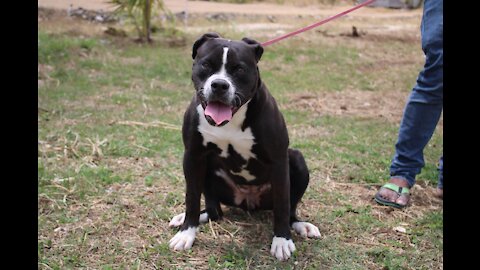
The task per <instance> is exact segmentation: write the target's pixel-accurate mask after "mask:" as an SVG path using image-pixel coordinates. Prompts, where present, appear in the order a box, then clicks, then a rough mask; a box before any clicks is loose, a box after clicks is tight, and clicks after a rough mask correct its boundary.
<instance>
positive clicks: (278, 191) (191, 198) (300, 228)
mask: <svg viewBox="0 0 480 270" xmlns="http://www.w3.org/2000/svg"><path fill="white" fill-rule="evenodd" d="M262 54H263V47H262V46H261V44H259V43H258V42H257V41H255V40H253V39H249V38H243V39H242V40H240V41H232V40H228V39H225V38H222V37H220V35H219V34H217V33H206V34H204V35H202V36H201V37H200V38H199V39H198V40H197V41H195V43H194V44H193V48H192V58H193V66H192V81H193V85H194V87H195V91H196V92H195V95H194V96H193V99H192V101H191V103H190V105H189V107H188V108H187V110H186V112H185V114H184V118H183V126H182V138H183V144H184V148H185V151H184V156H183V171H184V174H185V180H186V199H185V203H186V212H185V213H182V214H179V215H176V216H174V217H173V218H172V219H171V221H170V224H169V225H170V226H171V227H178V226H181V227H180V230H179V231H178V233H177V234H176V235H175V236H174V237H173V238H172V239H171V240H170V242H169V246H170V248H171V249H173V250H186V249H189V248H191V247H192V245H193V242H194V240H195V234H196V231H197V227H198V226H199V224H200V223H205V222H208V220H212V221H215V220H218V219H220V218H221V217H222V216H223V212H222V208H221V204H224V205H227V206H233V207H239V208H241V209H244V210H246V211H253V210H273V239H272V243H271V249H270V253H271V254H272V255H273V256H275V257H276V258H277V259H278V260H281V261H284V260H287V259H288V258H290V256H291V255H292V253H293V252H294V251H295V244H294V243H293V241H292V237H291V229H292V228H293V229H294V230H295V232H296V233H298V234H300V235H301V236H303V237H311V238H318V237H320V231H319V230H318V228H317V227H316V226H315V225H313V224H311V223H309V222H302V221H300V220H299V219H298V217H297V215H296V208H297V204H298V202H299V201H300V199H301V198H302V196H303V194H304V192H305V190H306V188H307V186H308V183H309V171H308V167H307V164H306V162H305V159H304V157H303V155H302V153H301V152H300V151H298V150H295V149H290V148H289V137H288V132H287V127H286V123H285V121H284V118H283V115H282V113H281V112H280V111H279V109H278V106H277V104H276V101H275V99H274V98H273V96H272V95H271V94H270V92H269V91H268V89H267V87H266V86H265V84H264V83H263V82H262V80H261V78H260V72H259V68H258V66H257V64H258V62H259V60H260V58H261V57H262ZM201 194H204V198H205V209H204V210H203V211H200V197H201Z"/></svg>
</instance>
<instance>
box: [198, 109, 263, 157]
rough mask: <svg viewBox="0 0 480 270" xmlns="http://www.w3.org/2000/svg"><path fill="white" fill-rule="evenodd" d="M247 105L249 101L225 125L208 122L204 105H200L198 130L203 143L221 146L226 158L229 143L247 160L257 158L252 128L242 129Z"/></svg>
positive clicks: (222, 153) (222, 155)
mask: <svg viewBox="0 0 480 270" xmlns="http://www.w3.org/2000/svg"><path fill="white" fill-rule="evenodd" d="M247 107H248V102H247V103H246V104H244V105H243V106H242V107H240V109H238V111H237V113H235V115H233V117H232V120H231V121H230V122H228V123H227V124H226V125H224V126H221V127H215V126H212V125H210V124H209V123H208V122H207V120H206V119H205V115H204V110H203V108H202V106H201V105H198V106H197V112H198V116H199V119H200V123H199V125H198V131H199V132H200V133H201V134H202V136H203V145H205V146H206V145H207V144H208V143H209V142H211V143H214V144H215V145H217V146H218V148H220V150H222V152H221V154H220V156H221V157H224V158H227V157H228V146H229V145H232V147H233V149H234V150H235V151H236V152H237V153H238V154H240V155H241V156H242V158H244V159H245V160H246V161H248V160H249V159H250V158H256V156H255V154H254V153H252V151H251V150H252V146H253V144H254V143H255V142H254V141H255V137H254V136H253V134H252V129H251V128H250V127H248V128H246V129H245V130H242V124H243V121H244V120H245V115H246V112H247Z"/></svg>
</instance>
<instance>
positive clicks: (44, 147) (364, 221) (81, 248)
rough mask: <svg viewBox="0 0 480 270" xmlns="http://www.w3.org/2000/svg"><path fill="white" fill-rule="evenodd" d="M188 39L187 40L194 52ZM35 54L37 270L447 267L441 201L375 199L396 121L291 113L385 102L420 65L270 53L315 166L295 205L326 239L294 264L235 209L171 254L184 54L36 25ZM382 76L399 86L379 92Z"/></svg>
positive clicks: (292, 51) (343, 54)
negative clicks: (310, 103) (315, 104)
mask: <svg viewBox="0 0 480 270" xmlns="http://www.w3.org/2000/svg"><path fill="white" fill-rule="evenodd" d="M231 35H232V36H240V33H231ZM193 39H194V38H193V37H189V42H193ZM370 45H371V46H375V48H377V49H379V50H387V49H388V48H396V50H397V51H399V52H401V53H402V54H404V55H405V57H409V58H416V57H418V58H419V59H420V60H418V61H419V62H418V63H420V62H421V60H422V58H421V55H420V54H418V51H415V50H414V49H413V48H415V46H416V44H409V43H402V42H398V41H397V42H394V41H389V42H385V43H380V44H374V43H372V44H370ZM38 46H39V49H38V50H39V56H38V61H39V65H40V67H39V69H40V71H39V80H42V81H43V82H44V83H42V84H39V89H38V106H39V108H41V110H39V114H38V140H39V150H38V184H39V185H38V193H39V212H38V213H39V217H38V221H39V222H38V224H39V225H38V229H39V233H38V258H39V259H38V262H39V267H40V268H42V269H50V268H52V269H72V268H96V269H124V268H127V269H137V268H139V269H144V268H145V269H150V268H152V266H153V265H156V267H157V268H160V269H246V268H249V269H259V268H265V269H297V268H301V269H437V268H441V266H442V265H443V257H442V256H443V255H442V250H443V232H442V230H443V225H442V224H443V223H442V222H443V217H442V210H441V206H439V204H438V203H436V204H432V205H433V206H432V207H426V206H425V205H416V206H413V207H412V208H411V209H407V210H405V211H393V212H392V213H390V212H389V211H387V210H386V209H384V208H381V207H378V206H377V205H376V204H374V203H373V202H372V201H371V197H373V194H374V192H375V187H376V186H378V185H381V184H383V183H384V182H385V181H386V179H387V178H388V171H389V165H390V161H391V158H392V156H393V151H394V144H395V140H396V135H397V132H398V122H396V121H390V120H388V119H384V118H379V117H374V116H364V115H335V114H329V113H328V112H323V111H322V110H321V108H320V110H319V111H320V113H316V114H312V111H311V109H309V108H307V107H305V106H293V107H291V106H288V105H289V104H290V103H291V99H292V96H295V95H302V94H306V93H307V94H310V95H312V96H315V95H318V94H328V93H343V92H345V91H349V90H352V89H355V90H360V91H370V92H372V91H373V92H378V95H382V93H384V92H385V91H403V92H405V93H407V92H408V90H409V89H408V88H409V87H411V86H412V83H413V82H414V79H415V74H416V72H418V69H416V68H417V66H418V65H416V64H413V65H416V66H414V67H413V65H403V66H402V65H399V66H395V68H393V67H392V70H389V69H388V68H379V69H381V70H380V71H378V72H364V71H363V69H362V68H365V67H366V66H369V67H372V68H376V67H377V64H378V63H377V62H375V61H374V60H371V59H376V58H375V57H374V56H377V57H380V56H379V55H375V54H373V55H370V60H368V61H367V60H364V59H363V58H362V57H361V54H362V53H366V52H363V51H361V50H360V49H359V47H358V46H353V45H352V44H350V43H348V42H341V43H339V44H338V45H332V44H331V43H326V42H325V43H324V42H320V43H314V44H311V43H302V44H300V43H297V42H296V41H292V42H290V43H283V44H279V45H276V46H272V47H269V48H268V49H266V51H265V53H264V55H263V58H262V60H261V62H260V70H261V72H262V78H263V80H264V82H265V83H266V84H267V85H268V87H269V89H270V91H271V92H272V94H273V95H274V96H275V98H276V100H277V101H278V103H279V106H280V107H281V108H283V109H282V112H283V114H284V116H285V119H286V122H287V125H288V126H289V132H290V141H291V146H292V147H294V148H298V149H300V150H301V151H302V152H303V153H304V155H305V157H306V159H307V163H308V166H309V168H310V170H311V183H310V186H309V189H307V192H306V194H305V196H304V198H303V203H302V204H301V205H300V206H299V209H300V211H301V216H303V217H305V218H306V219H308V220H309V221H310V222H312V223H315V224H316V225H318V226H319V228H320V231H321V232H322V235H323V236H322V238H321V239H319V240H304V239H301V238H300V237H298V236H296V235H295V236H294V241H295V243H296V246H297V252H296V253H295V254H294V256H293V258H292V259H291V260H289V261H288V262H277V261H276V260H275V259H274V258H273V257H271V256H270V254H269V245H270V241H271V222H270V220H271V214H269V213H254V214H252V215H251V216H250V215H247V214H245V213H243V212H237V211H235V210H232V209H229V210H227V211H226V217H227V219H228V221H222V222H220V223H218V224H217V223H212V225H211V227H210V225H209V224H207V225H205V226H202V227H201V229H200V232H199V233H197V240H196V242H195V245H194V248H193V249H192V250H190V251H187V252H172V251H170V249H169V248H168V240H169V239H170V238H171V237H172V236H173V235H174V233H175V232H176V230H173V229H170V228H168V221H169V218H171V217H172V216H173V215H175V214H178V213H179V212H182V211H184V189H185V186H184V179H183V171H182V165H181V164H182V162H181V160H182V155H183V145H182V141H181V132H180V130H179V128H180V127H181V124H182V117H183V112H184V110H185V107H186V105H187V104H188V103H189V101H190V99H191V96H192V94H193V86H192V83H191V81H190V68H191V58H190V47H189V46H187V47H168V46H163V45H159V44H156V45H151V46H150V45H148V46H147V45H139V44H133V43H132V44H122V45H118V44H115V43H114V42H103V39H102V38H99V37H88V38H81V37H72V36H67V35H62V34H50V33H47V32H45V31H42V30H41V29H39V34H38ZM373 52H374V50H371V51H370V53H373ZM367 53H368V52H367ZM381 60H383V59H381ZM389 60H391V61H396V58H392V59H389ZM385 78H391V80H390V81H388V84H387V86H388V87H385V88H383V86H385V85H384V84H383V83H385V80H386V79H385ZM391 85H395V86H396V87H398V89H400V90H398V89H393V88H391V87H390V86H391ZM312 116H313V117H312ZM126 121H130V122H126ZM132 121H134V122H140V123H144V124H150V125H144V126H142V125H136V124H132ZM158 121H160V122H162V123H163V124H158ZM155 123H157V124H155ZM172 127H173V128H172ZM442 146H443V133H442V131H441V128H438V129H437V131H436V132H435V134H434V136H433V138H432V140H431V142H430V143H429V144H428V146H427V147H426V149H425V160H426V167H425V168H424V169H423V170H422V173H421V174H420V175H419V176H418V179H419V180H421V183H422V185H423V186H426V187H427V188H430V189H432V187H434V186H435V185H436V181H437V177H438V172H437V169H436V163H437V160H438V158H439V157H440V155H441V154H442V148H443V147H442ZM327 177H328V179H330V181H332V182H328V181H327ZM418 192H420V191H418ZM229 221H230V222H229ZM234 221H239V222H246V223H251V224H255V226H239V225H236V223H235V222H234ZM399 223H406V224H408V225H402V226H405V227H406V228H407V233H406V234H400V233H397V232H393V231H392V228H393V227H395V226H399ZM212 230H213V231H214V232H216V234H217V235H216V238H215V237H213V236H212ZM230 234H232V235H233V234H235V235H234V237H233V238H232V237H231V235H230Z"/></svg>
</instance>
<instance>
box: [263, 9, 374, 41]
mask: <svg viewBox="0 0 480 270" xmlns="http://www.w3.org/2000/svg"><path fill="white" fill-rule="evenodd" d="M374 1H375V0H368V1H366V2H363V3H361V4H359V5H356V6H354V7H353V8H351V9H348V10H345V11H344V12H341V13H339V14H337V15H335V16H332V17H328V18H326V19H324V20H322V21H319V22H317V23H314V24H312V25H309V26H306V27H304V28H301V29H298V30H297V31H294V32H291V33H288V34H285V35H283V36H279V37H276V38H274V39H272V40H269V41H266V42H263V43H262V46H263V47H265V46H268V45H271V44H273V43H276V42H279V41H280V40H282V39H286V38H288V37H291V36H294V35H298V34H300V33H303V32H305V31H308V30H310V29H312V28H315V27H317V26H319V25H322V24H324V23H327V22H329V21H331V20H334V19H336V18H338V17H341V16H343V15H345V14H348V13H350V12H352V11H354V10H356V9H359V8H361V7H364V6H366V5H368V4H370V3H372V2H374Z"/></svg>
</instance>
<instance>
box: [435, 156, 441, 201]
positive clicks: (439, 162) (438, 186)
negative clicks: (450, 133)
mask: <svg viewBox="0 0 480 270" xmlns="http://www.w3.org/2000/svg"><path fill="white" fill-rule="evenodd" d="M435 195H436V196H437V197H438V198H440V199H443V156H442V157H440V160H439V161H438V185H437V191H436V194H435Z"/></svg>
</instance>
